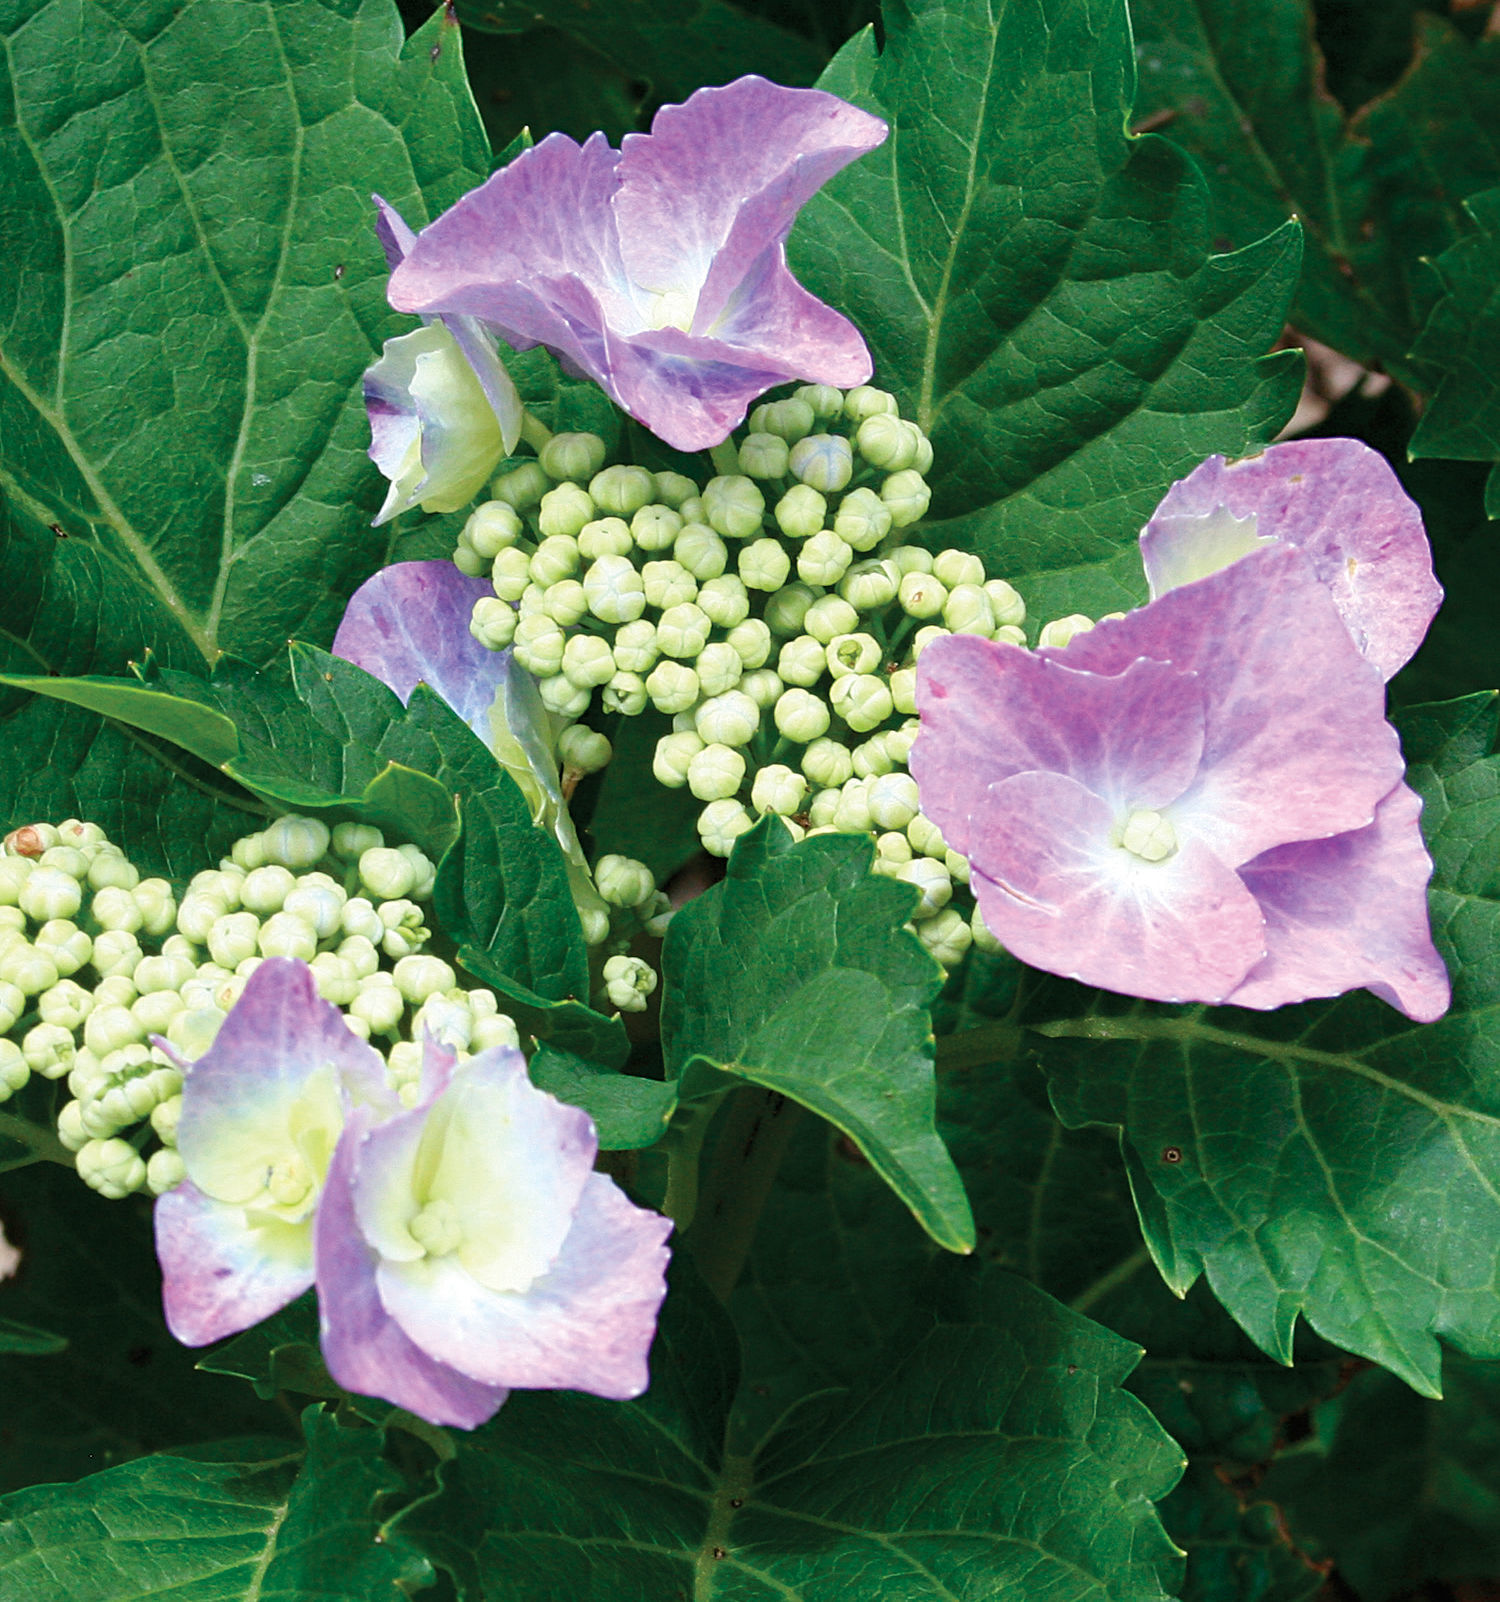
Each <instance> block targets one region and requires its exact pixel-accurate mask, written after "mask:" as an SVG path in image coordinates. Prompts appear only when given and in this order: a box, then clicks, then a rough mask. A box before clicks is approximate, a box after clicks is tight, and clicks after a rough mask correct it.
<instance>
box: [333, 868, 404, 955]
mask: <svg viewBox="0 0 1500 1602" xmlns="http://www.w3.org/2000/svg"><path fill="white" fill-rule="evenodd" d="M383 849H384V847H381V846H371V847H370V850H372V851H379V850H383ZM366 855H367V853H366V852H363V851H362V852H361V853H360V856H359V860H360V861H361V862H363V861H364V859H365V856H366ZM407 866H408V867H410V864H409V863H408V864H407ZM371 868H372V871H373V872H374V873H375V874H376V876H377V877H378V878H379V879H380V880H381V882H382V883H384V881H385V875H386V874H391V875H393V876H394V875H395V874H398V873H399V872H400V869H399V868H397V867H396V866H395V865H394V864H389V865H388V864H387V863H386V862H385V859H383V858H375V859H373V861H372V863H371ZM401 882H406V881H404V880H403V881H401ZM374 894H376V895H379V894H380V892H379V891H378V890H377V891H375V892H374ZM339 927H340V928H341V929H342V930H343V931H344V933H345V934H346V935H349V936H351V937H352V936H355V935H360V936H363V937H364V938H365V939H366V940H369V941H371V942H373V943H378V942H379V940H380V937H381V936H382V935H383V934H384V933H385V925H384V924H383V923H382V922H381V921H380V914H379V913H378V912H377V911H376V910H375V907H374V905H373V904H372V903H371V902H370V901H368V900H367V899H366V898H365V897H364V896H350V898H349V899H348V900H347V901H346V902H345V903H344V910H343V911H342V912H341V913H340V914H339Z"/></svg>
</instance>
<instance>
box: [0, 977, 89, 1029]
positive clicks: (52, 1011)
mask: <svg viewBox="0 0 1500 1602" xmlns="http://www.w3.org/2000/svg"><path fill="white" fill-rule="evenodd" d="M93 1006H94V995H93V992H92V991H90V990H85V989H84V988H83V986H82V985H80V984H75V983H74V982H73V980H71V979H61V980H59V981H58V982H57V983H56V984H55V985H52V986H51V987H50V988H49V989H47V990H44V991H42V993H41V994H40V995H39V996H38V997H37V1012H38V1014H39V1015H40V1017H41V1020H42V1022H43V1023H47V1024H55V1025H56V1026H57V1027H58V1028H59V1029H68V1030H72V1029H77V1028H78V1027H79V1026H80V1025H81V1024H82V1023H83V1020H84V1019H85V1018H87V1017H88V1015H89V1013H90V1012H91V1011H92V1010H93ZM0 1010H3V1009H0ZM19 1016H20V1014H19V1013H17V1017H19ZM14 1021H15V1020H14V1019H12V1022H14ZM6 1027H7V1028H9V1027H10V1025H9V1024H7V1025H6Z"/></svg>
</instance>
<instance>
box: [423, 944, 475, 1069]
mask: <svg viewBox="0 0 1500 1602" xmlns="http://www.w3.org/2000/svg"><path fill="white" fill-rule="evenodd" d="M417 960H419V961H420V960H422V959H420V958H419V959H417ZM455 994H462V992H455ZM473 1034H474V1020H473V1018H471V1017H470V1016H469V1009H468V1008H467V1007H466V1006H465V1005H464V1004H463V1003H462V1002H461V1001H454V1000H453V999H452V997H450V996H443V995H438V996H429V997H428V998H427V1000H426V1001H424V1002H423V1003H422V1005H421V1006H420V1007H419V1008H418V1009H417V1012H416V1014H415V1016H414V1017H413V1018H412V1021H411V1037H412V1039H413V1041H415V1042H416V1043H417V1044H419V1045H420V1044H421V1043H422V1041H423V1040H425V1039H426V1037H427V1036H428V1035H431V1036H432V1038H433V1039H434V1040H439V1041H441V1042H442V1043H443V1045H445V1046H447V1047H448V1049H449V1050H450V1051H467V1050H468V1049H469V1042H470V1040H471V1038H472V1037H473Z"/></svg>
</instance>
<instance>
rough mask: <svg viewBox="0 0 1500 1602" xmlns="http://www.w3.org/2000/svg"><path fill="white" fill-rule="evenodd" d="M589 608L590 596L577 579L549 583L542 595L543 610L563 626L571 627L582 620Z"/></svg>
mask: <svg viewBox="0 0 1500 1602" xmlns="http://www.w3.org/2000/svg"><path fill="white" fill-rule="evenodd" d="M588 609H589V602H588V596H587V594H586V593H585V592H584V588H583V585H581V584H580V583H579V582H578V580H577V579H560V580H559V581H558V582H557V583H556V584H549V585H548V586H547V593H546V594H545V595H544V596H543V597H542V610H543V611H544V612H545V613H546V614H547V616H548V617H550V618H551V619H552V621H553V622H554V623H556V624H558V625H559V627H561V628H565V629H570V628H572V627H573V625H574V624H575V623H579V622H582V620H583V618H584V616H585V614H586V613H587V612H588Z"/></svg>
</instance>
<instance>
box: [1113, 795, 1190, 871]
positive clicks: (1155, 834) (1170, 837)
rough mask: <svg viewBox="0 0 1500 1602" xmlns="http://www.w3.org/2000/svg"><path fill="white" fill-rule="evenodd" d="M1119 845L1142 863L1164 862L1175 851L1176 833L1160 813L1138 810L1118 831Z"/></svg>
mask: <svg viewBox="0 0 1500 1602" xmlns="http://www.w3.org/2000/svg"><path fill="white" fill-rule="evenodd" d="M1120 845H1121V847H1122V849H1124V850H1126V851H1129V852H1130V853H1131V854H1132V855H1134V856H1137V857H1139V858H1140V859H1141V860H1142V861H1143V862H1164V861H1165V860H1166V859H1167V858H1168V857H1170V856H1171V855H1172V853H1173V852H1174V851H1176V849H1177V831H1176V830H1175V829H1174V828H1173V827H1172V820H1171V819H1170V818H1167V817H1163V815H1162V814H1161V813H1160V812H1151V811H1147V810H1145V809H1140V808H1138V809H1137V810H1136V811H1134V812H1132V813H1131V814H1130V816H1129V817H1128V818H1126V820H1125V822H1124V825H1123V826H1122V827H1121V829H1120Z"/></svg>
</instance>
